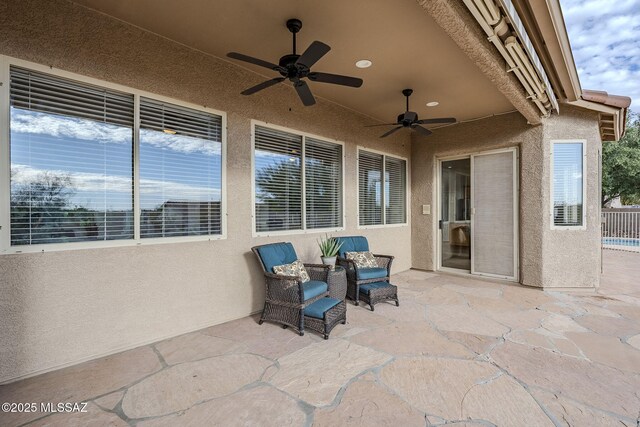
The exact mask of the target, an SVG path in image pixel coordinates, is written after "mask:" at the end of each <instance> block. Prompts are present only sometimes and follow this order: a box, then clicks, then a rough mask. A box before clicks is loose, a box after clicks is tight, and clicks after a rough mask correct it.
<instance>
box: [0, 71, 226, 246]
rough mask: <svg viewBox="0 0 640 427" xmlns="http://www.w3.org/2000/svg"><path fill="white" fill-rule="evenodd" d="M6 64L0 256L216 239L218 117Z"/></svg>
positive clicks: (219, 223) (219, 231)
mask: <svg viewBox="0 0 640 427" xmlns="http://www.w3.org/2000/svg"><path fill="white" fill-rule="evenodd" d="M11 62H12V63H16V62H18V63H19V64H20V66H16V65H10V66H9V67H8V71H9V76H10V85H9V99H10V102H9V105H8V106H0V110H3V111H6V110H5V108H7V107H8V108H9V111H8V112H7V113H8V116H9V119H10V120H9V128H10V129H9V131H10V139H9V141H5V140H3V141H0V143H1V144H2V145H0V151H2V152H4V153H10V154H9V155H8V156H7V157H8V160H9V162H7V164H8V166H9V168H10V171H7V177H9V182H8V183H7V184H3V185H7V189H6V190H8V191H6V190H5V188H2V191H1V192H0V193H1V194H2V195H3V199H2V200H0V208H1V209H2V210H3V212H7V214H8V215H6V216H5V215H2V216H3V217H5V218H7V221H6V226H5V227H2V229H0V249H2V250H7V249H10V248H12V247H13V248H15V249H16V251H18V252H21V251H34V250H45V248H51V249H59V248H62V249H64V248H67V247H69V245H71V246H72V247H92V246H95V245H98V246H100V245H104V244H108V243H107V241H130V242H132V243H134V242H140V241H141V239H143V240H145V239H146V238H151V237H173V236H212V237H216V236H222V235H223V223H224V213H223V212H224V210H223V197H222V196H223V194H222V192H223V157H222V156H223V133H224V126H223V116H221V115H217V114H213V113H210V112H205V111H203V110H200V109H192V108H186V107H182V106H178V105H176V104H172V103H167V102H163V101H159V100H155V99H151V98H150V97H147V96H146V94H145V95H144V96H137V95H136V94H141V93H140V92H138V91H134V90H131V91H128V90H127V89H122V88H118V89H117V90H116V89H111V88H107V87H102V86H99V85H96V84H94V83H93V82H92V83H86V82H85V81H84V80H90V79H84V78H82V77H80V78H77V77H73V78H74V80H71V79H68V78H66V73H59V74H65V77H60V76H58V75H51V74H49V73H44V72H40V71H35V70H32V69H27V68H24V67H23V66H22V64H23V63H24V62H23V61H17V60H16V61H11ZM29 67H31V66H30V65H29ZM33 67H34V68H36V70H37V69H38V68H42V67H39V66H37V65H34V66H33ZM76 79H77V80H81V81H77V80H76ZM109 86H113V85H109ZM0 89H1V88H0ZM7 157H4V158H5V159H7ZM9 172H10V173H9ZM5 194H6V195H7V196H6V199H5V198H4V197H5V196H4V195H5ZM137 207H139V209H137ZM0 220H3V218H0ZM2 225H5V224H2ZM5 230H6V231H5ZM146 240H148V239H146ZM91 242H94V243H91ZM97 242H101V243H97ZM50 244H54V245H52V246H47V245H50ZM55 244H58V245H55ZM113 244H114V243H111V244H110V245H113ZM125 244H126V243H125ZM42 245H45V246H42ZM29 248H31V249H29Z"/></svg>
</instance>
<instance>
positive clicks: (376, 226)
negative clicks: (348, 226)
mask: <svg viewBox="0 0 640 427" xmlns="http://www.w3.org/2000/svg"><path fill="white" fill-rule="evenodd" d="M408 226H409V223H408V222H405V223H402V224H379V225H359V226H358V230H375V229H376V228H398V227H408Z"/></svg>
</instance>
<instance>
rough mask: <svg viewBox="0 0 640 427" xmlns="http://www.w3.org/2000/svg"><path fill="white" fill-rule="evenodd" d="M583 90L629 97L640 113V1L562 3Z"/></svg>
mask: <svg viewBox="0 0 640 427" xmlns="http://www.w3.org/2000/svg"><path fill="white" fill-rule="evenodd" d="M561 4H562V11H563V14H564V18H565V22H566V25H567V32H568V33H569V40H570V42H571V48H572V51H573V56H574V60H575V63H576V67H577V69H578V74H579V76H580V83H581V85H582V88H583V89H593V90H605V91H607V92H609V93H610V94H615V95H625V96H630V97H631V98H632V100H633V103H632V105H631V108H632V109H634V110H635V111H638V110H640V0H618V1H614V0H561Z"/></svg>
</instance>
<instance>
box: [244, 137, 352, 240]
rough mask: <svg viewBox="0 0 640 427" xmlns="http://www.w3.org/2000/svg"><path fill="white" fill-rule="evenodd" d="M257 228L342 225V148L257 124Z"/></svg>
mask: <svg viewBox="0 0 640 427" xmlns="http://www.w3.org/2000/svg"><path fill="white" fill-rule="evenodd" d="M254 150H255V151H254V158H255V160H254V162H255V163H254V174H255V230H256V232H258V233H267V232H279V231H292V230H312V229H317V230H319V229H336V228H341V227H342V226H343V208H342V199H343V198H342V145H341V144H336V143H332V142H328V141H324V140H320V139H317V138H313V137H309V136H306V135H303V134H298V133H294V132H289V131H283V130H280V129H274V128H271V127H266V126H261V125H255V128H254Z"/></svg>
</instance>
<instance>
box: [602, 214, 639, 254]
mask: <svg viewBox="0 0 640 427" xmlns="http://www.w3.org/2000/svg"><path fill="white" fill-rule="evenodd" d="M602 244H603V247H605V248H607V249H618V250H628V251H633V252H640V209H635V208H633V209H603V210H602Z"/></svg>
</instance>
